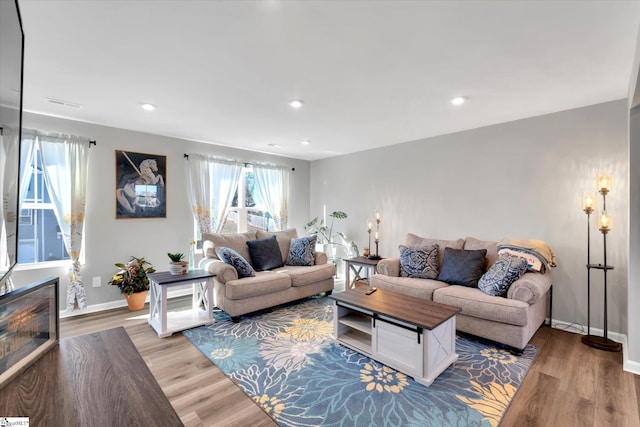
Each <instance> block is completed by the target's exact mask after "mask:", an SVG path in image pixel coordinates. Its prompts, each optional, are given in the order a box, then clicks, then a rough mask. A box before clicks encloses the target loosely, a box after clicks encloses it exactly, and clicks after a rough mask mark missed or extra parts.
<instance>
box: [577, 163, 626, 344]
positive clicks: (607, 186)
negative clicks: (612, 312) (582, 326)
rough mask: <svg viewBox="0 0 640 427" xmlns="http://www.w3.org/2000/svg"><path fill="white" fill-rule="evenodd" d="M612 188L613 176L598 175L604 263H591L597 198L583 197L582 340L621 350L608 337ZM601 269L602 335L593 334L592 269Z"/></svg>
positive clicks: (587, 194)
mask: <svg viewBox="0 0 640 427" xmlns="http://www.w3.org/2000/svg"><path fill="white" fill-rule="evenodd" d="M610 190H611V177H610V176H608V175H600V176H599V177H598V192H599V193H600V194H602V211H601V212H600V214H599V215H598V230H600V232H601V233H602V243H603V254H604V264H591V252H590V247H591V231H590V226H589V218H590V216H591V214H592V213H593V211H594V209H595V204H596V199H595V197H594V195H593V194H591V193H586V194H585V195H584V197H583V198H582V210H583V211H584V213H586V214H587V335H585V336H583V337H582V342H583V343H584V344H585V345H588V346H589V347H593V348H597V349H599V350H605V351H621V350H622V344H620V343H618V342H615V341H612V340H610V339H609V338H608V336H607V335H608V325H607V271H609V270H613V266H612V265H608V264H607V233H609V231H611V226H612V221H611V217H610V216H609V214H608V213H607V194H608V193H609V191H610ZM592 269H595V270H601V271H602V272H603V274H604V327H603V329H604V334H603V336H602V337H599V336H595V335H591V270H592Z"/></svg>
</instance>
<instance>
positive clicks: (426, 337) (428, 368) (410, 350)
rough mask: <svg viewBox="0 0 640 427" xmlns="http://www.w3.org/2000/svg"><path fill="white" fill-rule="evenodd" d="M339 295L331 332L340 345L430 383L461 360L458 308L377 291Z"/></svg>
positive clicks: (336, 300) (419, 380)
mask: <svg viewBox="0 0 640 427" xmlns="http://www.w3.org/2000/svg"><path fill="white" fill-rule="evenodd" d="M367 290H368V289H367V288H354V289H349V290H347V291H345V292H340V293H335V294H332V295H330V296H329V298H331V299H333V300H335V305H334V308H333V323H334V328H333V334H334V338H335V339H336V340H337V341H338V342H339V343H340V344H342V345H344V346H346V347H349V348H351V349H353V350H355V351H357V352H359V353H362V354H365V355H367V356H369V357H371V358H372V359H374V360H377V361H378V362H381V363H384V364H385V365H387V366H390V367H392V368H394V369H396V370H398V371H401V372H403V373H405V374H407V375H409V376H412V377H413V379H415V380H416V381H417V382H419V383H421V384H424V385H426V386H429V385H431V383H433V381H434V380H435V379H436V377H437V376H438V375H440V374H441V373H442V372H443V371H444V370H445V369H447V367H449V366H450V365H451V364H453V363H454V362H455V361H456V360H458V355H457V354H456V314H458V313H459V312H460V311H461V310H460V309H459V308H458V307H453V306H450V305H445V304H440V303H437V302H433V301H428V300H424V299H420V298H415V297H411V296H408V295H403V294H399V293H396V292H391V291H384V290H382V289H378V290H377V291H376V292H374V293H372V294H370V295H367V294H366V291H367Z"/></svg>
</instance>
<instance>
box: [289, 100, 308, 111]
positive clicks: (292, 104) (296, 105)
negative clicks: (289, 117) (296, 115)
mask: <svg viewBox="0 0 640 427" xmlns="http://www.w3.org/2000/svg"><path fill="white" fill-rule="evenodd" d="M303 105H304V101H302V100H301V99H294V100H293V101H290V102H289V106H290V107H291V108H295V109H296V110H297V109H300V108H302V106H303Z"/></svg>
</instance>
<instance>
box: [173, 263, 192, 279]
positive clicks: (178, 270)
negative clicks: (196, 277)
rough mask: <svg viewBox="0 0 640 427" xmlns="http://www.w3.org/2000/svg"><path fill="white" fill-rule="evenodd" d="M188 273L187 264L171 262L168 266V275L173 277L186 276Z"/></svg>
mask: <svg viewBox="0 0 640 427" xmlns="http://www.w3.org/2000/svg"><path fill="white" fill-rule="evenodd" d="M188 271H189V263H188V262H186V261H179V262H172V263H170V264H169V273H171V274H173V275H174V276H177V275H181V274H187V272H188Z"/></svg>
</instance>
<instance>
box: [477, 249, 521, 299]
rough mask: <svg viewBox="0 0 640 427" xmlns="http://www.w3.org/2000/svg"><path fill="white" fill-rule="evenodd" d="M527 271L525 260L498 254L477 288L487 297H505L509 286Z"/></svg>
mask: <svg viewBox="0 0 640 427" xmlns="http://www.w3.org/2000/svg"><path fill="white" fill-rule="evenodd" d="M525 271H527V260H526V259H524V258H520V257H517V256H513V255H509V254H504V253H503V254H500V255H499V257H498V260H497V261H496V262H494V263H493V265H492V266H491V268H489V270H487V272H486V273H484V274H483V275H482V277H481V278H480V280H479V281H478V288H480V290H481V291H482V292H484V293H485V294H487V295H493V296H498V297H506V296H507V291H508V290H509V286H511V284H512V283H513V282H515V281H516V280H518V279H519V278H520V277H521V276H522V275H523V274H524V273H525Z"/></svg>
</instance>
